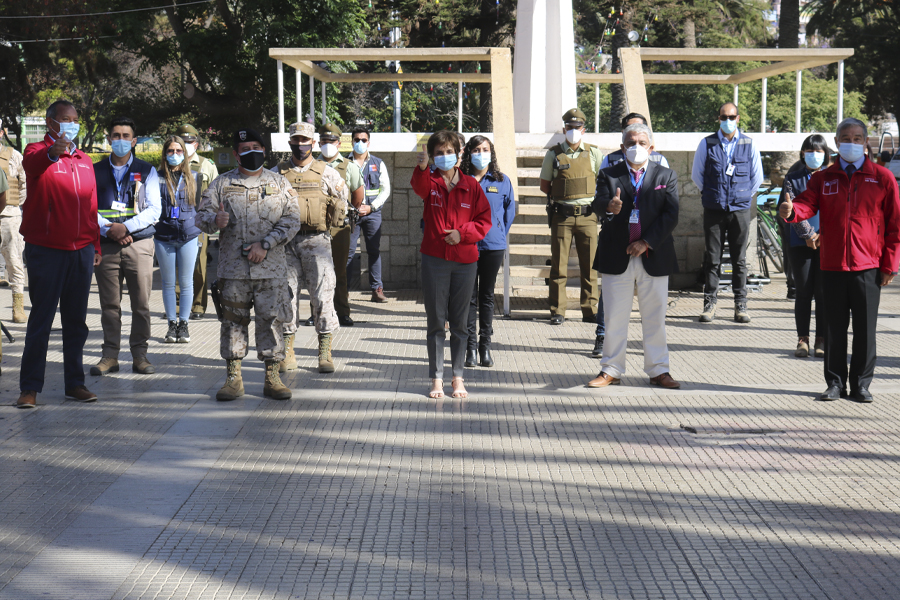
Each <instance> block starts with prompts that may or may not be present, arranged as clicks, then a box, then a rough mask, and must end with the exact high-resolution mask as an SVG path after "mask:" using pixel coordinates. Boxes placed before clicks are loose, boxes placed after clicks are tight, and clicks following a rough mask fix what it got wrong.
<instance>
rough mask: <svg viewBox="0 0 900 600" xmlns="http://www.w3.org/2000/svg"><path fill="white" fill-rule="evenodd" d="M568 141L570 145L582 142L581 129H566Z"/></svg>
mask: <svg viewBox="0 0 900 600" xmlns="http://www.w3.org/2000/svg"><path fill="white" fill-rule="evenodd" d="M566 141H568V142H569V143H570V144H577V143H578V142H580V141H581V130H580V129H566Z"/></svg>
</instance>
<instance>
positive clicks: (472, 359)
mask: <svg viewBox="0 0 900 600" xmlns="http://www.w3.org/2000/svg"><path fill="white" fill-rule="evenodd" d="M466 366H467V367H477V366H478V355H477V354H476V353H475V349H474V348H473V349H472V350H466Z"/></svg>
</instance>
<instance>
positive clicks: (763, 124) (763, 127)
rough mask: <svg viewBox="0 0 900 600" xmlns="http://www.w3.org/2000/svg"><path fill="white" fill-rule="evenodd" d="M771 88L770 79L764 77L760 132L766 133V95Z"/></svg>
mask: <svg viewBox="0 0 900 600" xmlns="http://www.w3.org/2000/svg"><path fill="white" fill-rule="evenodd" d="M768 88H769V79H768V77H763V80H762V98H761V99H760V108H761V111H760V112H761V115H760V118H759V132H760V133H765V132H766V95H767V93H768Z"/></svg>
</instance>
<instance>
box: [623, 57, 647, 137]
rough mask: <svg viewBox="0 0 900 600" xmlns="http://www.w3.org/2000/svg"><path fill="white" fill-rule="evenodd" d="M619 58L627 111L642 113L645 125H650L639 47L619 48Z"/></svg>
mask: <svg viewBox="0 0 900 600" xmlns="http://www.w3.org/2000/svg"><path fill="white" fill-rule="evenodd" d="M619 58H620V60H621V61H622V79H623V80H624V81H623V83H624V85H625V105H626V108H627V111H628V112H636V113H640V114H642V115H644V116H645V117H647V125H650V106H649V104H648V103H647V86H646V85H645V83H644V70H643V67H642V66H641V49H640V48H620V49H619ZM650 126H651V127H652V125H650Z"/></svg>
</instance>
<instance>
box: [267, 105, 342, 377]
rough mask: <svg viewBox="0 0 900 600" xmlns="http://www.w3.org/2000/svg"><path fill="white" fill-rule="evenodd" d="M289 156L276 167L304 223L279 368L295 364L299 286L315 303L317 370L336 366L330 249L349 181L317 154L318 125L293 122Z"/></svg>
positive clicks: (290, 267) (294, 244) (291, 259)
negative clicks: (331, 232)
mask: <svg viewBox="0 0 900 600" xmlns="http://www.w3.org/2000/svg"><path fill="white" fill-rule="evenodd" d="M289 133H290V142H289V144H290V147H291V157H290V158H289V159H287V160H283V161H281V162H280V163H278V165H276V166H275V167H274V168H273V169H272V170H273V171H275V172H276V173H280V174H281V175H283V176H284V177H285V178H286V179H287V180H288V181H289V182H290V184H291V186H292V187H293V188H294V190H295V191H296V193H297V202H298V203H299V205H300V216H301V220H302V225H301V226H300V231H299V232H298V233H297V235H295V236H294V238H293V239H292V240H291V241H289V242H288V251H287V252H286V253H285V258H286V259H287V276H288V285H289V286H290V289H291V292H292V293H293V299H292V300H291V309H290V312H291V315H292V318H291V319H290V320H288V321H287V322H285V323H284V345H285V358H284V360H283V361H282V362H281V365H280V370H281V372H285V371H291V370H293V369H296V368H297V359H296V357H295V356H294V336H295V335H296V333H297V325H298V324H299V318H300V289H301V288H306V290H307V291H308V292H309V299H310V301H311V302H312V305H313V310H312V312H313V322H314V325H315V328H316V333H317V334H318V338H319V372H320V373H332V372H334V359H333V358H332V355H331V342H332V337H331V336H332V333H334V332H335V331H336V330H337V329H338V327H340V323H339V321H338V317H337V313H336V312H335V310H334V288H335V283H336V282H335V274H334V259H333V257H332V255H331V234H330V231H331V228H332V227H336V226H338V225H343V224H344V217H345V216H346V214H347V208H346V207H347V199H348V197H349V195H348V193H347V185H346V184H345V183H344V178H343V177H341V175H340V174H339V173H338V172H337V171H336V170H334V169H333V168H332V167H329V166H328V165H327V164H326V163H325V162H323V161H321V160H316V159H314V158H313V155H312V151H313V147H314V146H315V140H314V137H315V135H316V130H315V127H314V126H313V125H312V123H294V124H293V125H291V127H290V129H289Z"/></svg>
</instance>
